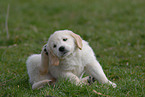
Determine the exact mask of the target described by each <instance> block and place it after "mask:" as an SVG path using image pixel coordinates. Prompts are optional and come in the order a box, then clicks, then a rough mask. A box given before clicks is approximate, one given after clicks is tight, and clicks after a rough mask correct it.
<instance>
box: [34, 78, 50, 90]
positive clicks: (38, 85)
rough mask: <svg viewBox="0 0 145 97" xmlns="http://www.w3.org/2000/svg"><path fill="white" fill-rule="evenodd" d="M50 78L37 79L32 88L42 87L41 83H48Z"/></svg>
mask: <svg viewBox="0 0 145 97" xmlns="http://www.w3.org/2000/svg"><path fill="white" fill-rule="evenodd" d="M51 81H52V80H42V81H39V82H36V83H34V84H33V85H32V89H33V90H34V89H40V88H42V87H43V85H45V84H47V83H48V84H49V83H50V82H51Z"/></svg>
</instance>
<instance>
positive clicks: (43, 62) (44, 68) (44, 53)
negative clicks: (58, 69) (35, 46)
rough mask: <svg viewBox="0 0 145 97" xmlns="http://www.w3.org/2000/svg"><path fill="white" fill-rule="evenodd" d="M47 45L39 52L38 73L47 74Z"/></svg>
mask: <svg viewBox="0 0 145 97" xmlns="http://www.w3.org/2000/svg"><path fill="white" fill-rule="evenodd" d="M46 47H47V44H46V45H44V46H43V48H42V51H41V65H40V73H41V74H47V73H48V66H49V58H48V51H47V50H46Z"/></svg>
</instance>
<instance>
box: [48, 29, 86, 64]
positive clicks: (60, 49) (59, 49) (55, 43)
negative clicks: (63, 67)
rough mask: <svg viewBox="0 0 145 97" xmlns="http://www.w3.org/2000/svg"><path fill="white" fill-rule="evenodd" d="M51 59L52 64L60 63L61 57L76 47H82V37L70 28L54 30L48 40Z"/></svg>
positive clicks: (70, 52)
mask: <svg viewBox="0 0 145 97" xmlns="http://www.w3.org/2000/svg"><path fill="white" fill-rule="evenodd" d="M47 45H48V46H47V49H48V51H49V61H52V62H50V64H52V65H59V59H64V58H66V57H67V56H69V55H70V54H72V53H73V52H74V51H75V50H76V49H78V48H79V49H82V46H83V45H82V39H81V37H80V36H79V35H77V34H75V33H73V32H72V31H70V30H60V31H56V32H54V34H52V35H51V36H50V38H49V40H48V44H47Z"/></svg>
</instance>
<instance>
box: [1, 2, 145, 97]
mask: <svg viewBox="0 0 145 97" xmlns="http://www.w3.org/2000/svg"><path fill="white" fill-rule="evenodd" d="M8 4H10V10H9V18H8V28H9V34H10V38H9V39H7V38H6V30H5V18H6V13H7V6H8ZM60 29H70V30H72V31H74V32H75V33H78V34H79V35H81V37H82V38H83V39H85V40H87V41H88V42H89V43H90V45H91V47H92V48H93V49H94V52H95V54H96V57H97V59H98V60H99V62H100V63H101V65H102V67H103V69H104V72H105V74H106V75H107V77H108V78H109V79H110V80H111V81H113V82H115V83H116V84H117V85H118V86H117V88H115V89H114V88H112V87H110V86H107V85H101V84H99V83H94V84H93V85H91V86H82V87H78V86H75V85H73V84H70V83H69V82H68V81H63V80H61V81H59V82H58V83H57V84H56V85H55V87H54V86H48V85H47V86H45V87H44V88H42V89H40V90H34V91H33V90H32V89H31V85H30V84H29V81H28V80H29V78H28V74H27V70H26V64H25V62H26V59H27V57H28V56H29V55H31V54H34V53H40V52H41V48H42V46H43V45H44V44H45V43H46V42H47V40H48V37H49V36H50V34H52V33H53V32H54V31H56V30H60ZM144 80H145V1H144V0H83V1H79V0H1V1H0V96H4V97H5V96H17V97H21V96H24V97H29V96H34V97H36V96H37V97H39V96H46V95H53V96H57V97H68V96H72V97H76V96H79V97H84V96H86V97H96V96H102V95H98V94H96V93H94V92H93V90H95V91H97V92H100V93H102V94H104V95H109V96H116V97H124V96H129V97H144V96H145V94H144V92H145V90H144V88H145V86H144V84H145V82H144Z"/></svg>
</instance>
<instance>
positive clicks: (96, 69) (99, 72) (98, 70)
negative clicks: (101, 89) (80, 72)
mask: <svg viewBox="0 0 145 97" xmlns="http://www.w3.org/2000/svg"><path fill="white" fill-rule="evenodd" d="M85 69H86V72H88V73H89V74H90V75H91V76H93V77H94V78H95V79H96V80H98V81H99V82H100V83H107V84H110V85H112V86H113V87H114V88H115V87H116V86H117V85H116V84H115V83H113V82H111V81H109V80H108V79H107V77H106V75H105V73H104V72H103V69H102V67H101V65H100V64H99V63H98V61H96V60H95V61H94V62H92V63H90V64H87V65H86V68H85Z"/></svg>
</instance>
